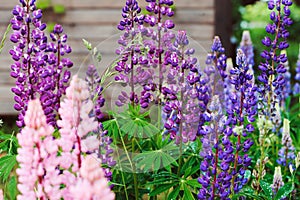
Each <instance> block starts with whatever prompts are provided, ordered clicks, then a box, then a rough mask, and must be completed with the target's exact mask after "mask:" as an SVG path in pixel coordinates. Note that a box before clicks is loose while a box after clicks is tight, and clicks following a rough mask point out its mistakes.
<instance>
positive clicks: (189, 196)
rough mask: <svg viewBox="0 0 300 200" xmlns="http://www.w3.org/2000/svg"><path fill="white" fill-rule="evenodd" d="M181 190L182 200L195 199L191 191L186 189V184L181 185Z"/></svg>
mask: <svg viewBox="0 0 300 200" xmlns="http://www.w3.org/2000/svg"><path fill="white" fill-rule="evenodd" d="M183 190H184V193H183V194H184V196H183V199H184V200H193V199H195V198H194V196H193V194H192V192H191V190H190V189H189V188H188V186H187V185H186V184H184V185H183Z"/></svg>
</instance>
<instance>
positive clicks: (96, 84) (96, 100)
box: [85, 65, 116, 180]
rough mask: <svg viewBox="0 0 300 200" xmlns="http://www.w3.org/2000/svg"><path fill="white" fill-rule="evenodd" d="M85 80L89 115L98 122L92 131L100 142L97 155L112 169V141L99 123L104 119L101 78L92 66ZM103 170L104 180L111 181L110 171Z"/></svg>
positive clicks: (113, 163) (113, 161)
mask: <svg viewBox="0 0 300 200" xmlns="http://www.w3.org/2000/svg"><path fill="white" fill-rule="evenodd" d="M85 80H86V82H87V85H88V88H89V93H90V100H91V101H92V102H93V104H94V107H93V109H92V112H91V114H90V115H92V116H95V117H96V119H97V121H98V129H97V130H95V131H94V133H95V134H98V139H99V140H100V145H99V150H98V151H97V154H98V157H99V158H100V159H101V161H102V164H104V165H107V166H108V167H113V166H114V165H115V164H116V161H115V160H113V157H112V154H113V149H112V148H111V147H110V144H111V143H112V139H111V138H110V137H109V136H107V133H108V132H107V131H106V130H103V125H102V123H101V121H102V120H103V117H104V114H103V112H102V107H103V106H104V103H105V99H104V97H103V96H102V90H103V89H102V87H101V86H100V82H101V78H100V76H99V74H98V71H97V69H96V68H95V66H94V65H90V66H89V67H88V70H87V72H86V78H85ZM103 170H104V172H105V176H106V178H107V179H108V180H111V178H112V173H111V171H110V170H109V169H108V168H103Z"/></svg>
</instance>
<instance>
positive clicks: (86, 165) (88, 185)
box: [70, 155, 115, 200]
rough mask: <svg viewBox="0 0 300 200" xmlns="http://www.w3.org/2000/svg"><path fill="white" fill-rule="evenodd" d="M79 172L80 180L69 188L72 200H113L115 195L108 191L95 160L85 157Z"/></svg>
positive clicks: (102, 173) (98, 164) (105, 181)
mask: <svg viewBox="0 0 300 200" xmlns="http://www.w3.org/2000/svg"><path fill="white" fill-rule="evenodd" d="M79 172H80V176H79V177H80V178H79V179H78V180H77V182H76V184H75V185H74V186H71V188H70V192H71V195H72V199H76V200H82V199H105V200H113V199H115V194H114V193H113V192H112V191H111V190H110V189H109V187H108V182H107V180H106V178H105V176H104V172H103V169H101V167H100V163H99V162H98V161H97V160H96V158H94V157H93V156H91V155H88V156H86V157H85V158H84V159H83V162H82V166H81V168H80V171H79Z"/></svg>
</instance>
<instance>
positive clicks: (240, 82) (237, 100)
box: [227, 49, 257, 193]
mask: <svg viewBox="0 0 300 200" xmlns="http://www.w3.org/2000/svg"><path fill="white" fill-rule="evenodd" d="M236 64H237V67H236V68H234V69H232V70H230V74H231V76H230V82H231V84H232V85H233V86H234V88H235V90H236V92H235V93H234V94H231V98H230V100H231V101H232V109H231V110H230V111H229V110H227V113H228V123H229V125H231V127H232V131H233V135H234V136H235V137H237V143H236V145H235V147H236V148H235V159H234V165H233V170H232V173H231V175H232V177H233V179H232V186H231V187H232V191H234V192H235V193H237V192H239V191H240V189H241V188H242V187H243V186H244V185H245V184H246V183H247V181H248V180H247V179H245V178H244V174H245V171H246V170H247V168H248V166H249V165H250V164H251V160H250V159H249V157H248V156H246V157H245V155H247V154H245V153H247V152H248V150H249V149H250V147H251V146H252V145H253V141H252V140H251V139H250V138H246V137H247V136H248V134H249V133H250V134H251V133H252V132H253V131H254V126H253V123H254V121H255V116H256V114H257V108H256V103H257V99H256V91H257V88H256V86H254V85H253V82H252V80H253V76H254V75H253V74H251V73H249V66H248V63H247V57H246V55H245V54H244V52H243V51H242V50H241V49H238V52H237V58H236ZM246 119H247V121H248V122H249V124H247V125H246V123H245V120H246ZM243 138H244V139H243ZM243 141H244V142H243ZM242 152H243V153H242ZM241 154H244V156H241Z"/></svg>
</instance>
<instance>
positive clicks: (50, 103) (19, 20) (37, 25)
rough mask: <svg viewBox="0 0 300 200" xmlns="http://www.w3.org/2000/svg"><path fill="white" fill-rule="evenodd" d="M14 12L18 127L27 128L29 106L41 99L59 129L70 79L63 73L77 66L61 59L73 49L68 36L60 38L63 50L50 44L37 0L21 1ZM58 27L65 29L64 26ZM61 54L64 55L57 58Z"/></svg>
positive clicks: (11, 38) (48, 116)
mask: <svg viewBox="0 0 300 200" xmlns="http://www.w3.org/2000/svg"><path fill="white" fill-rule="evenodd" d="M12 13H13V19H12V20H11V24H12V28H13V33H12V34H11V37H10V40H11V41H12V42H13V43H15V46H14V48H13V49H11V50H10V54H11V55H12V58H13V60H14V61H15V63H14V64H13V65H12V66H11V76H12V77H13V78H15V79H16V86H15V87H14V88H12V92H13V93H15V95H16V96H15V98H14V99H15V102H16V103H15V105H14V108H15V109H16V110H17V111H19V116H18V120H17V122H16V123H17V126H18V127H20V128H21V127H23V126H24V120H23V118H24V115H25V111H26V110H27V103H28V101H29V100H31V99H34V98H40V100H41V102H42V105H43V109H44V111H45V114H46V116H47V122H48V123H50V124H52V125H54V126H55V118H56V112H57V110H58V107H59V99H60V97H61V95H62V94H64V90H65V87H66V85H67V83H68V80H69V78H70V72H69V71H63V70H62V67H64V66H67V67H71V66H72V65H73V64H72V62H71V61H70V60H68V59H62V60H61V61H60V59H58V57H60V56H62V55H64V54H66V53H70V52H71V48H70V47H69V46H67V45H65V44H64V43H65V42H66V35H63V36H62V38H60V39H58V40H59V42H60V43H61V44H60V45H59V46H61V48H57V46H56V45H55V44H53V43H51V42H49V43H48V38H47V36H46V35H45V33H44V30H45V28H46V24H44V23H42V22H41V18H42V11H41V10H37V9H36V5H35V1H34V0H31V1H24V0H20V5H17V6H15V8H14V9H13V11H12ZM56 27H60V28H59V31H60V30H62V28H61V26H59V25H57V26H56ZM59 31H58V32H59ZM57 34H59V33H57ZM59 49H60V50H59ZM57 51H59V52H60V54H61V55H58V56H56V55H55V54H56V53H57ZM61 76H62V77H61Z"/></svg>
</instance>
